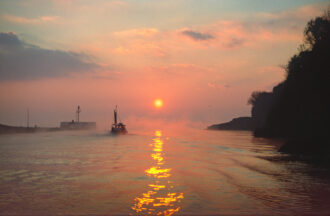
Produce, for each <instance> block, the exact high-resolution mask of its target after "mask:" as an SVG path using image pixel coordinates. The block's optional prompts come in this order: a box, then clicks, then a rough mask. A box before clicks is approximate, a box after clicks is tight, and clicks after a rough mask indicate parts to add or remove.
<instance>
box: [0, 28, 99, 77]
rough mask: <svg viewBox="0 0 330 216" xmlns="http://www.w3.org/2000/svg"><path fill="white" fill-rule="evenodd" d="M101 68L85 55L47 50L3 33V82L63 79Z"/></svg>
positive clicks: (0, 57)
mask: <svg viewBox="0 0 330 216" xmlns="http://www.w3.org/2000/svg"><path fill="white" fill-rule="evenodd" d="M97 68H100V66H99V65H97V64H95V63H93V62H92V61H91V60H90V58H89V56H87V55H85V54H82V53H75V52H67V51H61V50H50V49H43V48H41V47H38V46H34V45H31V44H27V43H24V42H23V41H21V40H20V39H19V38H18V37H17V36H16V35H15V34H14V33H12V32H9V33H0V81H5V80H29V79H38V78H46V77H60V76H67V75H70V74H80V73H85V72H91V71H93V70H95V69H97Z"/></svg>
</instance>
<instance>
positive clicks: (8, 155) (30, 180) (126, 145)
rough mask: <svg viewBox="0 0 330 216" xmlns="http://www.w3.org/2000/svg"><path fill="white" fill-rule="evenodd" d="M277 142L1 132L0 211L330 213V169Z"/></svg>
mask: <svg viewBox="0 0 330 216" xmlns="http://www.w3.org/2000/svg"><path fill="white" fill-rule="evenodd" d="M280 145H281V143H280V142H275V141H269V140H266V139H257V138H253V136H252V134H251V133H250V132H240V131H238V132H229V131H206V130H196V129H185V128H181V129H176V128H172V129H171V128H165V129H164V128H163V129H161V128H155V129H153V130H144V131H134V132H131V133H130V134H128V135H126V136H116V137H113V136H108V135H106V134H105V133H103V132H56V133H39V134H20V135H2V136H0V181H1V184H0V214H2V215H58V214H64V215H148V214H151V215H156V214H158V215H215V214H221V215H228V214H229V215H231V214H235V215H237V214H239V215H242V214H248V215H258V214H262V215H265V214H266V215H267V214H268V215H269V214H276V215H279V214H282V215H292V214H295V215H300V214H302V213H304V214H312V213H322V214H329V213H330V210H329V208H328V199H329V197H330V181H329V180H330V173H329V171H327V170H323V169H322V168H318V167H314V166H311V165H307V164H304V163H301V162H296V161H292V160H287V156H286V155H282V154H280V153H277V152H276V150H277V148H278V147H279V146H280Z"/></svg>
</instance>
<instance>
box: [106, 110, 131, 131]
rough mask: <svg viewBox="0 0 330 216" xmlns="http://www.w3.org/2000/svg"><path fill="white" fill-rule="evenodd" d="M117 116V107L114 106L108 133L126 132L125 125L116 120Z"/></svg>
mask: <svg viewBox="0 0 330 216" xmlns="http://www.w3.org/2000/svg"><path fill="white" fill-rule="evenodd" d="M117 116H118V108H117V106H116V108H115V109H114V111H113V117H114V123H113V124H112V126H111V131H110V134H113V135H119V134H127V130H126V125H124V124H123V123H122V122H119V123H118V121H117Z"/></svg>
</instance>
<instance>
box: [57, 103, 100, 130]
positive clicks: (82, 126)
mask: <svg viewBox="0 0 330 216" xmlns="http://www.w3.org/2000/svg"><path fill="white" fill-rule="evenodd" d="M80 113H81V109H80V106H78V108H77V111H76V119H77V120H76V121H74V120H72V121H70V122H61V124H60V128H61V129H64V130H88V129H95V128H96V122H81V121H79V114H80Z"/></svg>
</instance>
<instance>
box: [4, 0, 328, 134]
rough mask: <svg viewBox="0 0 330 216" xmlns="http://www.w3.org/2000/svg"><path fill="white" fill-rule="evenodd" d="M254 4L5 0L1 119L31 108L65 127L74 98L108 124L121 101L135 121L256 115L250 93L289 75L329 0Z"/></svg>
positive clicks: (10, 120)
mask: <svg viewBox="0 0 330 216" xmlns="http://www.w3.org/2000/svg"><path fill="white" fill-rule="evenodd" d="M250 4H251V5H252V6H254V7H252V6H251V5H249V4H247V3H246V2H242V3H241V4H240V7H237V6H235V4H234V3H232V2H231V1H207V3H204V4H203V3H201V2H198V1H168V2H167V4H165V3H163V2H161V1H155V2H149V1H140V2H139V1H133V0H131V1H103V0H99V1H93V3H91V2H86V1H83V0H75V1H74V0H70V1H59V0H57V1H50V2H44V1H39V0H29V1H15V2H1V3H0V8H1V9H0V30H1V31H0V32H2V35H1V37H0V43H1V44H0V45H1V46H0V48H1V49H0V60H1V61H3V63H5V66H4V67H3V68H1V69H0V75H1V76H0V101H1V106H0V123H5V124H13V125H24V124H25V122H26V117H25V115H26V109H27V108H29V109H30V112H31V124H32V125H33V124H38V125H42V126H57V125H59V122H60V121H64V120H71V119H74V111H75V108H76V106H77V105H80V106H81V108H82V113H81V119H82V120H88V121H97V122H98V123H99V124H100V125H102V127H104V128H105V127H106V126H105V125H107V124H108V123H110V122H111V117H112V109H113V108H114V106H115V105H116V104H117V105H119V109H120V114H121V118H122V120H123V121H124V122H129V123H130V124H131V126H132V125H133V124H136V125H138V124H141V121H142V120H143V121H146V120H147V119H148V120H150V122H151V123H152V122H164V121H165V122H166V121H169V122H172V123H173V122H177V121H181V122H186V123H187V124H195V125H197V127H202V126H203V127H204V126H206V125H208V124H213V123H218V122H222V121H227V120H230V119H231V118H233V117H237V116H241V115H244V116H247V115H249V114H250V107H249V106H248V105H247V100H248V98H249V96H250V94H251V92H252V91H254V90H271V88H272V87H273V86H274V85H275V84H276V83H278V82H279V81H281V80H283V78H284V76H285V72H284V71H283V69H282V68H281V65H285V64H286V62H287V61H288V59H289V58H290V56H292V55H293V54H294V53H296V50H297V47H298V45H299V44H300V43H301V42H302V33H303V29H304V26H305V25H306V23H307V21H308V20H309V19H311V18H313V17H315V16H316V15H320V14H322V10H323V9H324V8H325V5H326V1H308V0H303V1H301V2H299V3H297V2H296V3H292V2H291V3H287V2H285V1H279V2H278V4H277V5H275V4H273V3H270V4H269V5H267V4H266V3H264V2H263V3H260V2H258V1H251V2H250ZM261 4H263V5H261ZM37 5H38V7H36V6H37ZM9 32H12V33H9ZM8 38H9V39H8ZM10 39H11V41H12V40H15V41H16V43H17V44H16V45H15V46H19V47H20V48H19V49H18V48H17V47H16V48H15V47H14V45H13V44H9V42H8V41H10ZM31 56H32V57H31ZM33 56H36V57H35V58H33ZM31 58H33V59H31ZM26 59H27V60H26ZM29 62H30V63H31V62H32V63H31V64H29ZM48 62H50V63H51V64H50V63H49V64H48ZM156 98H161V99H163V101H164V106H163V107H162V108H160V109H155V107H154V106H153V101H154V99H156Z"/></svg>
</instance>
